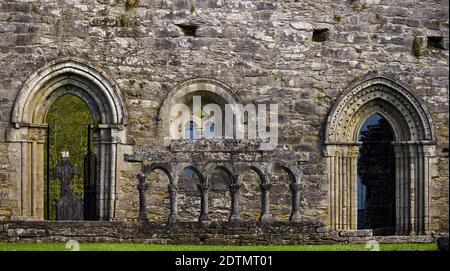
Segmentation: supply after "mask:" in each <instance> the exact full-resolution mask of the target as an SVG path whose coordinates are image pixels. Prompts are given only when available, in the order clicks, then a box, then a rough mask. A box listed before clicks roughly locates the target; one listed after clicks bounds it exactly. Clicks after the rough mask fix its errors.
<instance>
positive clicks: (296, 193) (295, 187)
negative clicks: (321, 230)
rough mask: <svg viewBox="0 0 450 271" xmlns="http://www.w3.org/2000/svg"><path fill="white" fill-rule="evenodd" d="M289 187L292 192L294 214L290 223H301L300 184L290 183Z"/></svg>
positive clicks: (292, 213)
mask: <svg viewBox="0 0 450 271" xmlns="http://www.w3.org/2000/svg"><path fill="white" fill-rule="evenodd" d="M289 187H290V189H291V192H292V212H291V217H289V220H290V221H300V218H301V217H300V184H298V183H290V184H289Z"/></svg>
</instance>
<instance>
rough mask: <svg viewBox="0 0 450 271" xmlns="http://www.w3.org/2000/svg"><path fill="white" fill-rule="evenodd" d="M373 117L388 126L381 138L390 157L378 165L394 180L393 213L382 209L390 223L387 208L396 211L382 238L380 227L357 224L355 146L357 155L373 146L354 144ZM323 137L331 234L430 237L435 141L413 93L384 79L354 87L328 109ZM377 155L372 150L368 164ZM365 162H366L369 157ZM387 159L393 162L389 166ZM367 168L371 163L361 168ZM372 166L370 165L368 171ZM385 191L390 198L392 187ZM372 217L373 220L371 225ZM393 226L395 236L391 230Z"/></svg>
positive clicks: (424, 108)
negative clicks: (351, 232)
mask: <svg viewBox="0 0 450 271" xmlns="http://www.w3.org/2000/svg"><path fill="white" fill-rule="evenodd" d="M376 113H378V114H379V115H380V116H383V118H381V117H380V118H379V120H381V119H385V120H386V121H384V120H383V121H382V122H384V123H385V124H386V123H389V125H390V128H391V133H388V134H389V135H387V136H386V138H389V139H390V138H393V139H394V140H393V141H394V142H392V143H391V144H392V146H393V151H392V148H391V149H390V150H389V151H388V152H387V153H385V154H384V156H385V157H386V156H389V155H390V157H391V159H390V162H389V163H387V162H386V161H383V164H384V163H385V164H384V165H383V169H387V168H389V167H391V168H392V165H393V166H394V168H395V173H393V172H392V170H390V171H389V172H390V173H389V174H394V177H392V176H391V177H390V178H394V179H395V207H392V206H391V207H384V208H385V209H384V211H386V210H387V209H386V208H388V209H389V211H388V212H390V214H389V217H390V218H391V219H392V217H394V214H392V209H391V208H395V223H393V222H390V223H388V224H389V225H388V226H387V228H389V230H387V231H386V233H383V231H384V230H381V232H379V231H380V230H379V229H378V228H379V227H381V228H383V227H384V226H382V225H376V224H372V225H364V224H363V225H359V224H361V223H363V222H361V221H358V192H359V191H358V188H357V184H358V156H359V155H360V145H361V144H362V150H361V151H362V152H367V151H369V149H370V145H372V144H374V143H373V142H372V143H370V142H368V143H366V145H367V147H365V146H364V144H365V143H364V142H363V143H361V142H360V141H359V140H358V135H359V134H360V130H361V127H363V126H364V125H363V124H364V122H365V121H366V120H367V119H368V118H370V116H372V115H374V114H376ZM385 124H384V125H385ZM383 130H384V131H385V132H386V131H387V130H386V129H383ZM324 136H325V142H324V143H325V150H324V156H325V157H326V164H327V175H328V181H329V205H328V211H329V220H328V223H329V225H330V226H331V228H332V229H334V230H356V229H358V228H361V227H364V228H368V227H369V226H371V227H372V229H373V230H374V232H375V234H377V233H378V234H392V233H393V234H395V235H423V234H429V224H430V222H429V221H430V205H429V202H430V196H429V186H430V182H431V178H432V177H434V175H433V174H435V171H434V170H433V168H434V167H435V165H436V146H435V142H434V138H435V135H434V129H433V125H432V121H431V116H430V114H429V112H428V110H427V109H426V107H425V105H424V103H423V102H422V101H421V100H420V99H419V98H418V97H417V96H416V95H415V94H414V93H413V92H411V91H410V90H408V89H407V88H406V87H404V86H403V85H401V84H398V83H396V82H394V81H392V80H390V79H388V78H384V77H374V78H370V79H367V80H364V81H362V82H359V83H358V84H357V85H354V86H352V87H351V88H349V89H347V90H345V91H344V93H343V94H342V95H341V96H340V97H339V98H338V99H337V101H336V103H335V104H334V105H333V107H332V108H331V111H330V114H329V115H328V119H327V123H326V129H325V135H324ZM369 139H370V137H369ZM389 139H386V140H387V141H389ZM386 145H387V143H386ZM378 151H379V150H374V153H373V155H372V158H373V157H374V156H376V153H377V152H378ZM366 157H369V159H370V156H367V155H366ZM392 157H394V160H395V161H394V162H393V164H392V161H391V160H392ZM360 162H363V161H361V160H360ZM368 163H370V162H366V163H365V164H366V165H367V164H368ZM373 166H375V165H371V166H370V168H373ZM386 187H390V189H391V191H390V192H389V197H391V196H392V193H393V192H392V183H389V185H387V184H384V188H386ZM373 191H375V190H374V189H372V188H370V191H369V192H373ZM366 192H367V191H366ZM375 194H379V193H378V192H376V193H375ZM366 196H367V195H366ZM387 197H388V196H387V195H386V196H379V197H378V199H380V200H385V199H386V198H387ZM360 198H361V197H360ZM375 198H377V197H375ZM388 205H390V204H388ZM367 211H368V210H367V209H366V212H367ZM371 216H372V215H371ZM375 217H376V215H373V217H372V220H374V219H375ZM386 218H387V215H385V216H383V219H386ZM366 222H367V221H366ZM393 225H395V231H393V230H392V226H393Z"/></svg>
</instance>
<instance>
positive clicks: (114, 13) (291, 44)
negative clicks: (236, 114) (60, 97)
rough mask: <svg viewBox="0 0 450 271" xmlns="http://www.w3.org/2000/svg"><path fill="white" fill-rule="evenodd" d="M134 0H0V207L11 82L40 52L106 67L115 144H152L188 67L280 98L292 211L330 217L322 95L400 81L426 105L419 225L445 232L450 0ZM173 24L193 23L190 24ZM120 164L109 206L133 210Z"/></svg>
mask: <svg viewBox="0 0 450 271" xmlns="http://www.w3.org/2000/svg"><path fill="white" fill-rule="evenodd" d="M135 2H136V4H135V5H134V6H129V7H128V8H127V7H126V5H125V3H124V1H122V0H97V1H94V0H61V1H60V0H58V1H57V0H47V1H25V0H24V1H20V0H18V1H1V2H0V66H1V67H2V68H1V69H0V220H3V219H5V220H6V219H11V217H13V218H14V217H18V216H19V215H20V214H19V209H18V206H19V201H20V194H19V192H18V189H17V186H18V184H17V180H18V176H17V173H16V172H17V169H18V168H20V164H19V163H18V161H19V160H18V158H17V156H16V155H15V154H16V153H17V150H14V149H13V147H12V146H11V145H10V144H8V143H7V142H6V139H5V136H4V135H5V133H6V132H5V131H6V129H9V128H11V127H12V123H11V119H10V117H11V111H12V107H13V104H14V101H15V99H16V97H17V94H18V91H19V90H20V88H21V87H22V85H23V82H25V81H26V80H27V78H28V77H29V76H30V75H31V74H32V73H33V72H35V71H36V70H38V69H39V68H41V67H43V66H45V65H46V64H47V63H49V62H51V61H53V60H57V59H60V58H63V57H76V58H80V59H83V60H86V61H88V62H89V63H91V64H92V65H93V66H94V67H96V68H98V69H101V70H102V71H104V72H105V73H107V74H108V76H109V77H110V78H112V79H113V80H114V82H115V83H116V84H117V86H118V87H119V89H120V91H121V93H122V95H123V97H124V98H125V102H126V105H127V110H128V115H129V122H128V125H127V141H128V142H130V145H131V146H132V147H128V146H127V148H126V152H125V153H126V154H131V153H133V152H135V151H137V150H139V149H143V148H144V149H145V148H151V147H153V146H160V145H162V144H163V139H162V135H160V134H158V131H159V129H158V121H157V114H158V110H159V108H160V105H161V104H162V102H163V99H164V97H166V95H167V93H168V92H169V91H170V90H172V89H173V88H174V87H175V86H177V85H179V84H180V83H182V82H185V81H186V80H189V79H191V78H197V77H207V78H214V79H217V80H219V81H221V82H223V83H225V84H227V85H228V86H229V87H230V88H231V89H232V90H233V91H235V93H236V95H237V96H239V97H240V99H241V100H242V101H243V103H244V104H246V103H250V102H255V103H266V102H271V103H278V104H279V113H280V115H279V122H280V127H279V128H280V130H279V132H280V138H279V146H281V147H283V148H285V149H288V150H293V151H301V152H307V153H308V155H309V161H308V163H307V166H304V167H303V168H302V171H303V177H302V180H301V191H300V195H301V201H300V202H301V203H300V204H301V206H300V208H301V214H302V216H303V217H305V218H315V219H318V220H320V221H326V220H327V218H328V213H327V209H328V192H329V191H328V189H329V184H328V179H327V175H326V165H325V159H324V157H323V131H324V126H325V123H326V118H327V114H328V113H329V110H330V108H331V106H332V105H333V103H334V101H335V100H336V99H337V97H338V96H339V95H340V94H341V93H342V91H343V90H344V89H346V88H347V87H349V86H350V85H352V84H357V83H358V82H359V81H361V80H363V79H365V78H368V77H371V76H375V75H379V76H386V77H389V78H392V79H393V80H395V81H397V82H399V83H403V84H404V85H406V86H407V87H408V89H410V90H411V91H413V92H414V93H415V94H416V95H417V96H419V97H420V99H422V100H423V101H424V103H425V105H426V106H427V107H428V109H429V111H430V112H431V116H432V121H433V125H434V128H435V134H436V139H437V140H436V142H437V155H438V177H436V178H434V179H433V180H432V183H431V184H430V185H431V186H430V199H431V202H430V208H431V225H432V231H433V232H448V206H449V201H448V200H449V194H448V191H449V189H448V184H449V182H448V178H449V172H448V166H449V165H448V152H444V149H445V148H447V149H448V126H449V123H448V116H449V115H448V114H449V113H448V112H449V111H448V98H449V96H448V93H449V91H448V85H449V82H448V71H449V69H448V57H449V54H448V47H449V46H448V18H449V16H448V1H441V0H423V1H409V0H401V1H397V0H354V1H334V0H323V1H316V0H314V1H313V0H308V1H289V0H287V1H248V0H244V1H243V0H227V1H222V0H196V1H191V0H171V1H168V0H138V1H135ZM182 25H195V26H198V28H197V30H196V33H195V36H190V35H187V34H186V33H185V32H183V29H182V27H181V26H182ZM321 29H328V32H327V35H326V40H325V41H323V42H320V41H315V40H314V39H313V33H314V30H321ZM429 37H441V38H442V48H441V49H436V48H432V47H431V46H430V44H431V43H428V42H427V41H428V39H429ZM417 41H419V43H417ZM414 44H417V45H418V46H419V49H420V54H417V53H415V51H414V49H413V45H414ZM427 45H428V46H427ZM124 149H125V148H124ZM119 153H120V154H121V155H119V156H118V157H119V159H122V158H123V154H125V153H122V149H120V150H119ZM118 166H119V176H118V184H117V187H116V188H117V202H116V208H117V209H116V213H115V215H116V219H118V220H126V221H128V220H131V221H132V220H136V218H137V214H138V193H137V190H136V183H137V179H136V173H137V172H139V170H140V166H139V165H137V164H133V163H126V162H124V161H123V160H119V161H118ZM149 193H150V192H149ZM250 198H251V197H250ZM164 201H165V198H160V199H157V200H155V201H153V202H164ZM148 202H149V204H151V202H152V200H149V201H148ZM243 202H244V201H243ZM274 202H276V201H274ZM152 208H154V206H153V207H152ZM152 208H147V209H148V210H150V211H151V210H152ZM280 208H282V207H280ZM157 213H158V214H157V215H156V217H157V218H158V219H161V220H163V219H165V218H164V217H163V216H162V215H160V214H159V213H161V212H157ZM154 216H155V215H154ZM149 217H152V213H149Z"/></svg>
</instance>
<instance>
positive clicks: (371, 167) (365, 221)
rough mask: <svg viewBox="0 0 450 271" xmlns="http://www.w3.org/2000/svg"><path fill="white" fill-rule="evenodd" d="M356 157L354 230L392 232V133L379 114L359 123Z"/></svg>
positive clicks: (393, 164) (393, 161)
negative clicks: (356, 186) (356, 214)
mask: <svg viewBox="0 0 450 271" xmlns="http://www.w3.org/2000/svg"><path fill="white" fill-rule="evenodd" d="M359 141H361V142H362V144H361V146H360V150H359V157H358V229H372V230H373V234H374V235H393V234H395V159H394V152H393V147H392V144H391V143H392V141H394V134H393V132H392V129H391V127H390V125H389V123H388V121H387V120H386V119H385V118H384V117H382V116H381V115H379V114H373V115H371V116H370V117H369V118H368V119H367V120H366V121H365V122H364V124H363V126H362V128H361V130H360V134H359Z"/></svg>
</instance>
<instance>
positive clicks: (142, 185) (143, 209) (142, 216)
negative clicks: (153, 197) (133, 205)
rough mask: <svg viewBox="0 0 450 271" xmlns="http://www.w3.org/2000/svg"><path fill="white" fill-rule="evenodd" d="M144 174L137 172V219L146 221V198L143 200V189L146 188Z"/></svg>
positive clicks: (145, 189)
mask: <svg viewBox="0 0 450 271" xmlns="http://www.w3.org/2000/svg"><path fill="white" fill-rule="evenodd" d="M145 177H146V176H145V174H143V173H140V174H138V178H139V183H138V185H137V189H138V190H139V216H138V220H139V221H148V218H147V210H146V209H147V206H146V200H145V191H147V189H148V184H147V182H146V181H145Z"/></svg>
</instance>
